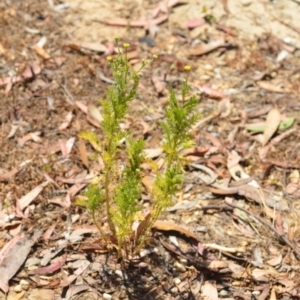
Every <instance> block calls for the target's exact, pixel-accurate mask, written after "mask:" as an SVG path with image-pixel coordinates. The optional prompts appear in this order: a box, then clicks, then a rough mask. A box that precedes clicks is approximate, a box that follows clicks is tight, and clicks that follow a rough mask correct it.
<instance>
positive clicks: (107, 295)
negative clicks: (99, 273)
mask: <svg viewBox="0 0 300 300" xmlns="http://www.w3.org/2000/svg"><path fill="white" fill-rule="evenodd" d="M102 296H103V299H105V300H110V299H111V298H112V296H111V295H110V294H106V293H104V294H103V295H102Z"/></svg>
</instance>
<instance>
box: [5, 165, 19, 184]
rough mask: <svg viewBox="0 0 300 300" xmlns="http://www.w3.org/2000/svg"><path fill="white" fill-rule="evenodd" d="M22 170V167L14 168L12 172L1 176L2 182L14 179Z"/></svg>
mask: <svg viewBox="0 0 300 300" xmlns="http://www.w3.org/2000/svg"><path fill="white" fill-rule="evenodd" d="M20 170H21V168H20V167H17V168H14V169H12V170H11V171H9V172H7V173H4V174H0V182H1V181H8V180H9V179H10V178H11V177H13V176H14V175H15V174H17V173H18V172H19V171H20Z"/></svg>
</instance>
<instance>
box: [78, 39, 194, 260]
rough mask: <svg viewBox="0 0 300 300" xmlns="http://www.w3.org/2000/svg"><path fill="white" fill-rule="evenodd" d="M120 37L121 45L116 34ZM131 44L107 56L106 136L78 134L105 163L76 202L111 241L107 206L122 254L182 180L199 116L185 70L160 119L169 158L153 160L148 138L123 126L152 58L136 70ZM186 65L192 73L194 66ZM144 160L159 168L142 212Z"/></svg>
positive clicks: (138, 241) (137, 244)
mask: <svg viewBox="0 0 300 300" xmlns="http://www.w3.org/2000/svg"><path fill="white" fill-rule="evenodd" d="M116 43H117V46H118V41H117V40H116ZM128 47H129V44H124V45H123V51H121V49H120V48H119V46H118V54H117V56H116V57H115V58H112V57H108V58H107V61H108V63H109V66H110V68H111V69H112V71H113V76H114V80H115V84H114V85H113V86H112V87H110V88H109V89H108V90H107V93H106V98H105V99H104V100H103V101H102V103H101V104H102V108H103V121H102V124H101V125H102V130H103V137H101V138H100V137H99V136H97V135H96V134H95V133H93V132H81V133H80V134H79V137H80V138H83V139H86V140H88V141H89V142H90V143H91V144H93V145H94V148H96V149H98V151H99V152H100V153H101V155H102V158H103V162H104V165H105V167H104V170H103V173H102V174H100V175H99V176H98V177H97V178H96V179H95V180H94V182H93V183H91V184H90V185H89V186H88V188H87V190H86V192H85V194H84V196H85V197H86V198H87V201H85V200H82V199H80V200H78V204H80V205H83V206H85V207H86V208H87V209H88V211H89V213H90V214H91V216H92V219H93V222H94V223H95V225H96V226H97V228H98V230H99V232H100V234H101V236H102V238H103V239H105V240H106V241H108V236H107V234H106V233H105V232H104V231H103V229H102V222H101V220H100V215H101V213H102V212H103V208H104V209H105V214H106V216H107V222H108V225H109V228H110V231H111V234H112V236H113V238H114V239H115V240H116V243H115V245H114V246H115V247H116V248H117V251H118V256H119V258H122V257H124V256H125V257H127V256H128V255H129V254H132V253H138V252H139V251H140V249H141V248H142V247H143V246H144V244H145V241H146V237H147V236H148V233H149V232H150V230H151V228H152V226H153V224H154V222H155V221H156V220H157V219H158V218H159V217H160V216H161V214H162V213H163V212H164V211H165V210H166V208H168V207H169V206H170V205H172V198H173V197H174V196H175V194H176V192H177V191H178V189H179V187H180V185H181V184H182V179H183V173H184V169H183V168H184V165H185V160H184V158H183V157H182V156H181V154H180V153H181V152H182V150H184V149H186V148H189V147H191V146H192V145H193V141H192V140H191V137H190V135H189V133H188V132H189V130H190V129H191V127H192V126H193V125H194V124H195V123H196V122H197V120H198V119H199V117H200V116H199V114H198V113H197V112H196V105H197V104H198V99H197V97H196V96H192V97H188V93H189V90H190V86H189V84H188V76H187V77H186V79H185V80H184V81H183V84H182V88H181V100H180V101H179V100H178V98H177V96H176V94H175V92H174V91H173V90H172V89H170V98H169V101H168V103H167V106H166V118H165V120H164V121H162V122H160V125H161V127H162V130H163V133H164V139H163V141H162V143H161V146H162V148H163V150H164V152H165V164H164V166H163V167H162V168H161V169H160V168H159V167H158V165H157V164H156V163H155V161H152V160H150V159H147V158H146V157H145V155H144V151H143V150H144V146H145V143H144V140H143V139H136V140H135V139H133V138H132V133H131V132H130V130H122V129H121V128H120V124H121V123H122V122H123V121H124V119H125V117H126V115H127V113H128V105H129V103H130V101H132V100H133V99H134V98H135V97H136V94H137V87H138V84H139V80H140V72H141V70H142V69H143V68H144V67H145V66H146V65H147V64H148V62H147V61H143V62H142V65H141V68H140V69H139V70H137V71H133V70H132V69H131V67H130V64H129V62H128V59H127V49H128ZM155 58H156V57H154V58H153V59H155ZM185 69H186V71H187V74H188V73H189V70H190V67H189V66H187V67H185ZM124 141H125V142H124ZM124 144H125V145H124ZM121 152H123V154H122V157H124V155H125V157H126V161H125V162H122V163H121V162H120V159H119V158H120V154H121ZM142 163H148V164H149V166H150V167H151V168H152V171H153V173H154V174H155V177H154V182H153V186H152V188H151V190H150V191H149V193H150V195H151V199H152V202H151V203H152V206H151V208H150V212H149V214H148V215H147V216H144V215H143V213H142V206H141V205H140V199H141V193H142V177H143V170H142V167H141V166H142ZM136 223H140V226H139V227H138V229H137V230H136V231H135V230H134V229H133V228H134V224H136Z"/></svg>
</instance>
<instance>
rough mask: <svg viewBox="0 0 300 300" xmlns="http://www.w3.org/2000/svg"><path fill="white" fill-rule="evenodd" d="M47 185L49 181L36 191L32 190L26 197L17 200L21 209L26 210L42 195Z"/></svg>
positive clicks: (37, 187)
mask: <svg viewBox="0 0 300 300" xmlns="http://www.w3.org/2000/svg"><path fill="white" fill-rule="evenodd" d="M47 185H48V181H46V182H43V183H42V184H40V185H38V186H36V187H35V188H34V189H32V190H31V191H30V192H29V193H27V194H26V195H25V196H23V197H22V198H20V199H19V200H17V201H18V203H19V206H20V209H21V210H23V209H24V208H26V207H27V206H28V205H29V204H30V203H31V202H32V201H33V200H34V199H35V198H36V197H37V196H38V195H39V194H40V193H41V191H42V190H43V189H44V187H46V186H47Z"/></svg>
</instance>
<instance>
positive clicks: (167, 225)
mask: <svg viewBox="0 0 300 300" xmlns="http://www.w3.org/2000/svg"><path fill="white" fill-rule="evenodd" d="M153 228H155V229H157V230H162V231H177V232H179V233H181V234H184V235H186V236H188V237H191V238H193V239H195V240H196V241H198V237H197V236H196V235H195V234H194V233H193V232H191V231H189V230H188V229H185V228H184V227H182V226H179V225H176V224H174V223H172V222H167V221H160V220H157V221H155V222H154V224H153Z"/></svg>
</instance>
